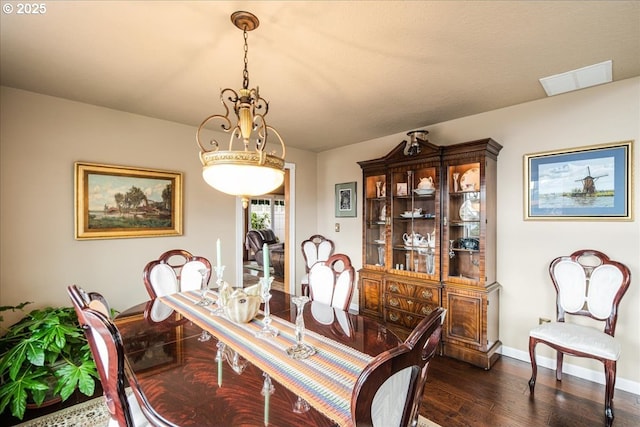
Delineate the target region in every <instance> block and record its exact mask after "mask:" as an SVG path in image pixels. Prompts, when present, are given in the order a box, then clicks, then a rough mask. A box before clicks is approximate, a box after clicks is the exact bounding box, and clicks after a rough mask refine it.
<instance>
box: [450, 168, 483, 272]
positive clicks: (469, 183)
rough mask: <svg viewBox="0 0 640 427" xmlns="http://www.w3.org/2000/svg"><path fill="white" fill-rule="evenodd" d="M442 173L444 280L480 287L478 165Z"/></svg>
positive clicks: (479, 181)
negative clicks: (443, 174) (443, 184)
mask: <svg viewBox="0 0 640 427" xmlns="http://www.w3.org/2000/svg"><path fill="white" fill-rule="evenodd" d="M445 173H446V180H447V183H446V186H445V192H444V193H445V200H444V205H445V206H444V212H443V215H444V221H443V223H444V225H445V227H444V230H443V239H444V240H445V242H446V246H445V247H446V248H448V250H447V251H443V252H446V253H443V258H444V261H443V280H444V281H453V282H460V283H469V284H479V283H478V282H480V281H481V280H483V278H484V271H482V270H483V266H482V264H481V261H482V260H483V258H482V257H481V254H482V249H483V244H482V243H483V242H482V239H481V236H482V229H483V227H482V222H481V218H483V217H484V212H483V210H484V203H483V195H482V186H481V167H480V163H479V162H471V163H463V164H456V165H447V166H446V171H445Z"/></svg>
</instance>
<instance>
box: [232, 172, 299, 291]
mask: <svg viewBox="0 0 640 427" xmlns="http://www.w3.org/2000/svg"><path fill="white" fill-rule="evenodd" d="M294 183H295V165H293V164H288V163H286V164H285V178H284V183H283V185H282V186H281V187H280V188H278V189H276V190H275V191H274V192H272V193H269V194H265V195H262V196H255V197H254V198H252V199H250V200H249V206H248V207H247V209H242V205H241V203H240V202H238V204H237V205H236V224H237V226H236V230H237V235H238V238H239V240H240V245H239V247H240V253H239V254H238V259H240V260H242V262H241V263H238V264H237V265H239V266H240V268H239V271H237V277H238V278H239V279H240V278H241V280H242V286H243V287H246V286H250V285H252V284H255V283H258V280H259V279H260V278H261V277H263V275H264V272H263V269H262V266H261V265H259V264H262V262H260V263H258V262H257V261H256V260H255V256H254V255H255V254H254V253H253V251H252V250H251V249H250V248H249V247H248V245H246V236H247V233H248V232H249V231H250V230H264V229H268V230H272V231H273V233H274V234H275V236H276V238H277V240H278V242H284V254H283V256H284V259H279V260H278V261H279V262H280V263H281V265H279V268H278V270H279V272H278V273H277V274H276V271H275V269H274V268H273V265H272V266H271V269H270V273H271V275H272V276H273V277H274V282H273V284H272V288H273V289H279V290H284V291H285V292H287V293H295V288H294V289H291V286H290V283H293V277H295V270H294V268H293V267H294V265H295V261H293V260H294V256H295V255H294V252H293V251H292V249H293V248H291V246H292V245H291V244H290V242H295V238H294V237H293V236H294V226H293V224H292V221H290V218H295V213H294V206H295V184H294ZM274 261H276V260H275V259H274Z"/></svg>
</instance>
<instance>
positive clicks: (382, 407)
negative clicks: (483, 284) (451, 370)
mask: <svg viewBox="0 0 640 427" xmlns="http://www.w3.org/2000/svg"><path fill="white" fill-rule="evenodd" d="M445 313H446V312H445V310H444V309H443V308H442V307H438V308H437V309H435V310H434V311H432V312H431V313H430V314H429V315H428V316H427V317H426V318H424V319H423V320H422V321H421V322H420V323H419V324H418V326H416V327H415V329H414V330H413V331H412V332H411V334H410V335H409V337H408V338H407V339H406V341H405V342H404V343H402V344H401V345H400V346H398V347H396V348H393V349H391V350H387V351H385V352H384V353H380V354H379V355H378V356H376V357H375V358H374V359H373V360H372V361H371V362H370V363H369V364H368V365H367V367H366V368H365V369H364V370H363V371H362V373H361V374H360V376H359V377H358V380H357V381H356V385H355V388H354V390H353V393H352V395H351V417H352V419H353V422H354V424H355V426H356V427H365V426H366V427H371V426H373V427H407V426H415V425H417V421H418V415H419V409H420V402H421V401H422V394H423V391H424V386H425V384H426V381H427V371H428V368H429V362H430V361H431V359H432V358H433V356H434V355H435V353H436V350H437V349H438V346H439V343H440V337H441V333H442V322H443V320H444V316H445Z"/></svg>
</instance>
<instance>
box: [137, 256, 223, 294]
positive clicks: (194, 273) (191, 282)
mask: <svg viewBox="0 0 640 427" xmlns="http://www.w3.org/2000/svg"><path fill="white" fill-rule="evenodd" d="M203 273H204V275H205V277H204V280H205V282H206V283H209V279H210V278H211V263H210V262H209V260H208V259H206V258H205V257H202V256H194V255H192V254H191V253H190V252H188V251H185V250H184V249H172V250H170V251H167V252H165V253H163V254H162V255H160V257H159V258H158V259H156V260H153V261H150V262H149V263H147V265H146V266H145V267H144V270H143V274H142V279H143V281H144V285H145V287H146V288H147V292H148V293H149V296H150V297H151V298H156V297H159V296H163V295H169V294H173V293H176V292H184V291H190V290H194V289H200V288H201V286H202V280H203V278H202V274H203Z"/></svg>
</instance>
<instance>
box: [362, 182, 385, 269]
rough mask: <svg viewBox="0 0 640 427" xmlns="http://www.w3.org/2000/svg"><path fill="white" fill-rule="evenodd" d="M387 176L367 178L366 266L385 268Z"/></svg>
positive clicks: (365, 188) (365, 219) (365, 187)
mask: <svg viewBox="0 0 640 427" xmlns="http://www.w3.org/2000/svg"><path fill="white" fill-rule="evenodd" d="M386 184H387V180H386V175H384V174H380V175H371V176H367V177H365V182H364V193H365V194H364V196H365V212H364V213H365V218H364V221H365V227H364V242H365V248H364V252H365V254H364V264H367V265H371V266H377V267H384V266H385V258H386V234H387V233H386V226H387V223H388V216H387V196H386V191H387V186H386Z"/></svg>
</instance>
